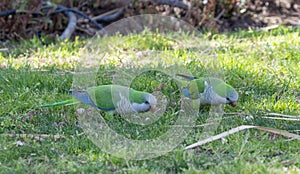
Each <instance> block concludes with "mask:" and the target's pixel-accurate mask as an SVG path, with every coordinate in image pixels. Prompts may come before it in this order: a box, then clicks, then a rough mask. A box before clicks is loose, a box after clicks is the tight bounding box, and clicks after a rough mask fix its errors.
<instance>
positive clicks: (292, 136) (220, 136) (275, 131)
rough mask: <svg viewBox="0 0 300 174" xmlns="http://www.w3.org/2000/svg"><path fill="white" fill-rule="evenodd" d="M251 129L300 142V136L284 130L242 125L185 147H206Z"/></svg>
mask: <svg viewBox="0 0 300 174" xmlns="http://www.w3.org/2000/svg"><path fill="white" fill-rule="evenodd" d="M251 128H255V129H258V130H263V131H267V132H271V133H274V134H280V135H283V136H286V137H289V138H293V139H297V140H300V135H297V134H292V133H289V132H287V131H284V130H279V129H274V128H269V127H262V126H252V125H242V126H239V127H236V128H233V129H230V130H229V131H226V132H223V133H220V134H218V135H215V136H212V137H209V138H206V139H204V140H200V141H198V142H197V143H194V144H191V145H189V146H187V147H185V150H189V149H193V148H195V147H198V146H201V145H204V144H206V143H209V142H212V141H215V140H218V139H221V138H224V137H227V136H228V135H231V134H234V133H236V132H239V131H242V130H245V129H251Z"/></svg>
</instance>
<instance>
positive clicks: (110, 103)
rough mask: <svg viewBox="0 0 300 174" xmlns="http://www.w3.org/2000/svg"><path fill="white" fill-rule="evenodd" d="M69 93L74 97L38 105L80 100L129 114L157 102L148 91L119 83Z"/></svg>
mask: <svg viewBox="0 0 300 174" xmlns="http://www.w3.org/2000/svg"><path fill="white" fill-rule="evenodd" d="M70 94H72V95H73V96H74V97H75V98H76V99H75V100H74V99H70V100H66V101H62V102H57V103H53V104H45V105H41V106H40V107H51V106H57V105H71V104H76V103H80V102H82V103H84V104H87V105H90V106H92V107H95V108H98V109H100V110H103V111H117V112H118V113H119V114H131V113H137V112H147V111H150V110H154V109H155V106H156V103H157V101H156V98H155V96H153V95H152V94H150V93H148V92H143V91H137V90H134V89H132V88H128V87H125V86H119V85H102V86H97V87H90V88H88V89H87V90H84V91H72V90H71V91H70ZM78 100H79V101H78Z"/></svg>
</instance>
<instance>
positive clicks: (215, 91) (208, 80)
mask: <svg viewBox="0 0 300 174" xmlns="http://www.w3.org/2000/svg"><path fill="white" fill-rule="evenodd" d="M176 75H177V76H180V77H183V78H185V79H188V80H190V81H189V82H188V83H186V85H185V86H184V88H183V90H182V92H183V95H184V96H186V97H188V98H191V99H199V98H200V104H210V105H219V104H229V105H231V106H232V107H235V106H236V105H237V103H236V102H237V100H238V97H239V95H238V93H237V91H236V90H235V89H234V88H233V87H232V86H230V85H229V84H227V83H225V82H224V81H223V80H221V79H218V78H213V77H202V78H197V77H193V76H187V75H182V74H176Z"/></svg>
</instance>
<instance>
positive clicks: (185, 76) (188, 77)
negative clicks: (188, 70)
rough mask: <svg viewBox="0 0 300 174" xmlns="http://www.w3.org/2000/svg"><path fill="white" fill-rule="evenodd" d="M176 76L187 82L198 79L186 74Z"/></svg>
mask: <svg viewBox="0 0 300 174" xmlns="http://www.w3.org/2000/svg"><path fill="white" fill-rule="evenodd" d="M176 76H179V77H183V78H185V79H187V80H195V79H198V77H195V76H188V75H184V74H176Z"/></svg>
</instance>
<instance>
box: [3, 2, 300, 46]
mask: <svg viewBox="0 0 300 174" xmlns="http://www.w3.org/2000/svg"><path fill="white" fill-rule="evenodd" d="M69 12H71V13H74V14H75V16H76V21H75V22H74V23H75V24H76V25H74V27H75V28H74V29H73V30H71V31H69V32H71V33H70V34H69V35H68V36H67V38H68V37H71V38H72V39H73V38H74V36H81V37H89V36H93V35H94V34H95V32H96V31H98V30H99V29H101V27H102V26H103V27H105V26H106V25H109V24H110V23H112V22H115V21H117V20H119V19H121V18H125V17H129V16H134V15H139V14H149V13H150V14H162V15H171V16H175V17H177V18H180V19H182V20H185V21H187V22H189V23H190V24H192V25H193V26H195V27H197V28H198V29H200V30H204V31H213V32H215V33H218V32H227V31H236V30H239V29H249V28H251V29H257V28H261V27H267V26H273V25H280V24H283V25H292V26H300V21H299V20H300V0H183V1H181V0H65V1H63V0H52V1H43V0H27V1H20V0H12V1H11V0H1V6H0V26H1V28H0V41H1V42H4V41H7V40H17V41H18V40H21V39H24V38H25V39H26V38H32V37H34V36H35V35H36V36H38V37H41V36H45V37H46V38H47V37H48V38H50V40H51V38H52V39H53V38H56V37H57V36H60V35H62V33H63V32H64V30H65V29H66V28H67V25H68V23H69V21H70V16H69V14H68V13H69ZM83 15H86V16H85V17H84V16H83ZM93 21H94V22H96V23H97V24H99V25H98V26H96V25H95V24H94V23H93ZM64 38H66V37H64Z"/></svg>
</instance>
